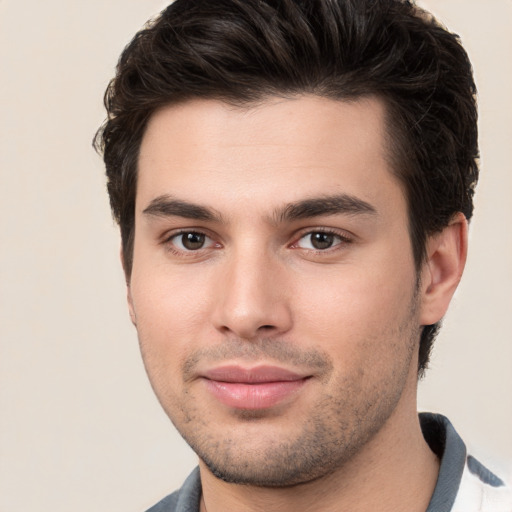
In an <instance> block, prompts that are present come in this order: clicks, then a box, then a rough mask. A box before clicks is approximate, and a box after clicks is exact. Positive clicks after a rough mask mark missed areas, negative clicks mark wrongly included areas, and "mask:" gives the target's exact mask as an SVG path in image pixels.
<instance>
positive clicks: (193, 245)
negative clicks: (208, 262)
mask: <svg viewBox="0 0 512 512" xmlns="http://www.w3.org/2000/svg"><path fill="white" fill-rule="evenodd" d="M181 241H182V243H183V247H186V248H187V249H190V250H191V251H193V250H197V249H201V247H203V245H204V235H203V234H201V233H185V234H184V235H182V239H181Z"/></svg>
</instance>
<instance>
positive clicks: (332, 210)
mask: <svg viewBox="0 0 512 512" xmlns="http://www.w3.org/2000/svg"><path fill="white" fill-rule="evenodd" d="M377 213H378V212H377V209H376V208H375V207H374V206H372V205H371V204H370V203H367V202H366V201H363V200H362V199H359V198H358V197H355V196H351V195H348V194H338V195H332V196H322V197H314V198H311V199H304V200H302V201H298V202H295V203H289V204H287V205H286V206H285V207H284V208H282V209H279V210H276V211H275V212H274V218H275V219H276V220H277V222H284V221H291V220H300V219H308V218H312V217H320V216H322V215H339V214H345V215H377Z"/></svg>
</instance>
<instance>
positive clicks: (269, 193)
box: [137, 96, 402, 211]
mask: <svg viewBox="0 0 512 512" xmlns="http://www.w3.org/2000/svg"><path fill="white" fill-rule="evenodd" d="M385 130H386V128H385V107H384V105H383V103H382V102H381V101H380V100H379V99H377V98H364V99H359V100H357V101H350V102H348V101H337V100H331V99H326V98H320V97H317V96H302V97H296V98H292V99H281V98H269V99H268V100H266V101H264V102H262V103H260V104H258V105H254V106H251V107H247V108H240V107H234V106H231V105H228V104H226V103H223V102H221V101H217V100H193V101H188V102H185V103H183V104H179V105H172V106H168V107H165V108H163V109H161V110H159V111H157V112H156V113H155V114H154V115H153V116H152V118H151V119H150V121H149V123H148V126H147V129H146V132H145V135H144V137H143V141H142V144H141V149H140V154H139V169H138V171H139V179H138V190H137V209H138V211H140V210H141V209H143V208H144V205H145V204H146V205H147V203H148V202H149V201H151V200H153V199H154V198H155V197H157V196H158V195H162V194H172V195H177V196H179V197H180V198H184V199H186V200H191V201H194V202H199V203H201V204H210V203H212V202H217V203H218V202H222V201H224V202H225V204H226V207H227V206H228V205H231V204H234V203H240V204H243V203H244V202H245V204H246V205H249V204H250V205H251V206H254V207H256V205H257V204H260V205H261V206H262V208H264V207H266V206H275V204H276V203H278V202H279V201H280V200H281V201H284V202H287V201H295V200H300V199H302V198H303V197H304V196H307V195H308V194H310V195H314V196H318V195H321V194H329V195H331V194H335V193H343V194H350V195H354V196H358V197H360V198H361V199H363V200H365V201H367V202H370V203H373V202H379V201H380V200H381V199H382V197H379V196H383V195H385V193H388V194H389V192H390V190H391V189H393V188H395V189H396V190H394V191H393V194H392V195H393V196H397V198H398V199H399V200H400V201H401V196H402V194H401V191H400V187H399V184H398V182H397V180H396V179H395V178H394V176H393V174H392V173H391V172H390V166H389V163H388V162H389V159H388V158H387V154H388V153H387V146H386V143H385V140H386V136H385V135H386V133H385Z"/></svg>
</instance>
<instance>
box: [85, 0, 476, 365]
mask: <svg viewBox="0 0 512 512" xmlns="http://www.w3.org/2000/svg"><path fill="white" fill-rule="evenodd" d="M304 93H311V94H316V95H318V96H322V97H327V98H332V99H339V100H350V99H357V98H360V97H363V96H367V95H373V96H378V97H380V98H381V99H383V101H384V102H385V104H386V106H387V115H388V134H387V137H388V141H389V147H390V154H391V158H392V162H393V169H394V172H395V174H396V175H397V177H398V178H399V180H400V182H401V184H402V187H403V189H404V193H405V195H406V198H407V202H408V209H409V225H410V236H411V243H412V248H413V253H414V258H415V262H416V265H417V268H419V267H420V265H421V264H422V262H423V261H424V258H425V242H426V239H427V237H428V236H429V235H431V234H433V233H435V232H437V231H439V230H441V229H442V228H443V227H445V226H446V225H447V224H448V223H449V222H450V220H451V218H452V217H453V216H454V214H456V213H457V212H462V213H464V215H465V216H466V218H467V219H470V218H471V216H472V213H473V192H474V187H475V184H476V181H477V178H478V166H477V158H478V144H477V126H476V121H477V111H476V104H475V94H476V89H475V84H474V81H473V77H472V69H471V64H470V62H469V60H468V57H467V54H466V52H465V51H464V49H463V48H462V46H461V44H460V41H459V38H458V36H457V35H455V34H452V33H450V32H448V31H447V30H446V29H445V28H444V27H442V26H441V25H440V24H439V23H438V22H437V21H436V20H434V19H433V18H432V17H431V16H430V15H428V14H427V13H426V12H424V11H422V10H420V9H419V8H417V7H416V6H415V5H414V4H413V3H411V2H409V1H401V0H215V1H212V0H176V1H175V2H174V3H172V4H171V5H170V6H169V7H168V8H167V9H165V10H164V11H163V12H162V13H161V14H160V15H159V16H158V17H157V18H156V19H155V20H153V21H152V22H150V23H149V24H148V25H147V26H146V28H144V29H143V30H141V31H140V32H139V33H137V34H136V36H135V37H134V39H133V40H132V41H131V42H130V43H129V44H128V46H127V47H126V48H125V50H124V51H123V53H122V55H121V57H120V60H119V63H118V66H117V72H116V76H115V78H114V79H113V80H112V81H111V82H110V84H109V86H108V89H107V91H106V94H105V106H106V108H107V112H108V118H107V120H106V122H105V123H104V125H103V126H102V127H101V128H100V130H99V131H98V133H97V135H96V138H95V146H96V148H97V149H98V150H99V151H101V152H103V156H104V160H105V164H106V170H107V177H108V192H109V195H110V204H111V207H112V212H113V215H114V218H115V219H116V221H117V222H118V223H119V225H120V228H121V237H122V246H123V255H124V261H125V271H126V273H127V277H128V278H129V275H130V272H131V266H132V257H133V254H132V253H133V237H134V215H135V194H136V187H137V160H138V152H139V148H140V144H141V140H142V136H143V134H144V130H145V128H146V125H147V122H148V119H149V118H150V117H151V115H152V114H153V113H154V112H155V110H157V109H159V108H161V107H163V106H164V105H168V104H171V103H177V102H182V101H186V100H187V99H192V98H213V99H221V100H224V101H226V102H229V103H232V104H236V105H246V104H247V105H250V104H251V103H254V102H258V101H262V100H264V99H265V97H268V96H292V95H297V94H304ZM438 327H439V326H438V325H437V324H436V325H431V326H425V327H424V328H423V332H422V336H421V342H420V357H419V370H420V373H421V372H422V371H423V369H424V368H425V367H426V365H427V363H428V359H429V355H430V350H431V346H432V342H433V340H434V337H435V334H436V333H437V330H438Z"/></svg>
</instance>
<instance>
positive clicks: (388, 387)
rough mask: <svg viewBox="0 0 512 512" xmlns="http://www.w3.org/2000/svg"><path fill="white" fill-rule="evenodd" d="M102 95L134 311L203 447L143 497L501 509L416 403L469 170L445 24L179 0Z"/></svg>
mask: <svg viewBox="0 0 512 512" xmlns="http://www.w3.org/2000/svg"><path fill="white" fill-rule="evenodd" d="M106 106H107V110H108V119H107V122H106V123H105V125H104V126H103V127H102V130H101V131H100V132H99V134H98V139H97V145H98V147H99V148H101V149H102V150H103V153H104V159H105V163H106V168H107V175H108V190H109V194H110V200H111V206H112V210H113V213H114V216H115V218H116V219H117V221H118V222H119V224H120V228H121V236H122V261H123V266H124V270H125V274H126V279H127V290H128V303H129V309H130V315H131V318H132V321H133V323H134V325H135V326H136V328H137V332H138V336H139V340H140V346H141V351H142V356H143V360H144V363H145V366H146V370H147V373H148V375H149V378H150V380H151V384H152V386H153V389H154V390H155V393H156V395H157V397H158V399H159V400H160V402H161V404H162V406H163V408H164V410H165V412H166V413H167V414H168V416H169V417H170V419H171V420H172V422H173V423H174V425H175V426H176V427H177V429H178V430H179V432H180V433H181V435H182V436H183V437H184V438H185V440H186V441H187V442H188V443H189V444H190V446H191V447H192V448H193V449H194V451H195V452H196V453H197V455H198V457H199V468H198V470H196V471H194V472H193V473H192V475H191V476H190V477H189V478H188V480H187V481H186V483H185V484H184V486H183V487H182V489H181V490H180V491H178V492H176V493H173V494H172V495H170V496H169V497H167V498H165V499H164V500H163V501H162V502H160V503H159V504H157V505H155V507H153V508H152V509H151V511H152V512H158V511H171V510H176V511H182V512H184V511H199V510H200V511H208V512H216V511H255V510H265V511H298V510H304V511H308V510H315V511H335V510H336V511H339V510H350V511H351V512H357V511H367V510H379V511H413V512H414V511H418V512H420V511H421V512H423V511H425V510H428V511H429V512H433V511H436V512H443V511H450V510H452V511H464V512H471V511H476V510H485V511H490V512H491V511H498V510H510V509H511V507H512V494H511V490H510V487H508V486H507V485H506V483H505V482H504V481H503V479H502V478H500V476H499V475H496V474H495V473H493V472H491V471H490V470H489V469H488V468H486V467H485V466H483V465H482V464H481V463H480V462H478V461H477V460H476V459H474V458H473V457H471V456H469V455H467V454H466V450H465V447H464V443H463V442H462V440H461V439H460V438H459V437H458V435H457V433H456V432H455V430H454V429H453V427H452V426H451V424H450V423H449V421H448V420H447V419H446V418H444V417H441V416H436V415H421V416H420V417H418V415H417V412H416V388H417V380H418V377H419V376H421V375H422V373H423V372H424V370H425V368H426V367H427V363H428V359H429V353H430V350H431V347H432V343H433V340H434V337H435V334H436V332H437V330H438V326H439V322H440V321H441V319H442V317H443V316H444V314H445V312H446V310H447V308H448V305H449V302H450V300H451V297H452V295H453V293H454V291H455V289H456V287H457V285H458V282H459V280H460V277H461V275H462V272H463V268H464V263H465V258H466V250H467V222H468V220H469V219H470V218H471V216H472V210H473V206H472V197H473V192H474V186H475V184H476V181H477V176H478V169H477V163H476V159H477V157H478V148H477V130H476V106H475V86H474V82H473V78H472V73H471V65H470V63H469V61H468V58H467V55H466V53H465V51H464V50H463V48H462V47H461V45H460V43H459V40H458V38H457V37H456V36H455V35H453V34H450V33H449V32H447V31H446V30H445V29H444V28H442V27H441V26H440V25H438V24H437V22H436V21H435V20H433V19H432V18H431V17H430V16H429V15H428V14H427V13H425V12H422V11H421V10H419V9H418V8H416V7H415V6H413V5H411V4H410V3H409V2H404V1H398V0H386V1H374V0H308V1H305V0H302V1H301V0H280V1H279V0H219V1H215V2H211V1H208V0H195V1H191V0H176V2H174V3H173V4H172V5H171V6H169V7H168V8H167V9H166V10H165V11H164V12H163V13H162V14H161V16H160V17H159V18H157V19H156V20H155V21H154V22H153V23H151V24H150V25H149V26H148V27H147V28H146V29H145V30H143V31H141V32H139V33H138V34H137V35H136V37H135V38H134V40H133V41H132V42H131V43H130V45H129V46H128V47H127V48H126V49H125V51H124V52H123V55H122V56H121V59H120V61H119V65H118V69H117V74H116V77H115V78H114V80H113V81H112V82H111V84H110V86H109V88H108V90H107V94H106Z"/></svg>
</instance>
